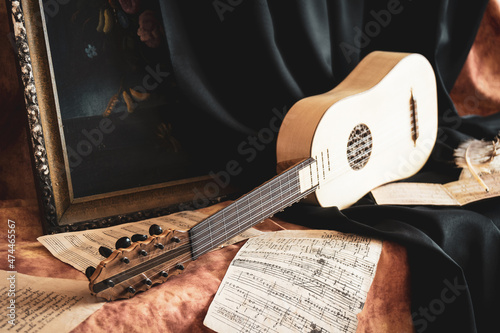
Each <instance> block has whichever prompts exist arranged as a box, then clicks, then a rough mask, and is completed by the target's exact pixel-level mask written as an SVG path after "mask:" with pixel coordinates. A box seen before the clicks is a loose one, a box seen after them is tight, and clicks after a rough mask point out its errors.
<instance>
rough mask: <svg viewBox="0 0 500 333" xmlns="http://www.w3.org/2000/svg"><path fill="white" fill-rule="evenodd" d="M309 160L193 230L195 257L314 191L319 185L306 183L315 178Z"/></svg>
mask: <svg viewBox="0 0 500 333" xmlns="http://www.w3.org/2000/svg"><path fill="white" fill-rule="evenodd" d="M313 163H315V160H314V159H313V158H308V159H306V160H304V161H302V162H300V163H298V164H296V165H294V166H293V167H291V168H289V169H288V170H286V171H284V172H283V173H281V174H279V175H277V176H275V177H274V178H272V179H271V180H269V181H267V182H266V183H264V184H262V185H261V186H259V187H257V188H255V189H254V190H252V191H251V192H249V193H247V194H245V195H243V196H242V197H240V198H239V199H237V200H236V201H234V202H233V203H231V204H230V205H229V206H227V207H225V208H224V209H222V210H220V211H218V212H217V213H215V214H213V215H211V216H209V217H208V218H206V219H205V220H203V221H201V222H200V223H198V224H197V225H196V226H194V227H193V228H191V229H190V230H189V238H190V240H191V251H192V258H193V259H196V258H198V257H199V256H201V255H203V254H205V253H207V252H209V251H210V250H212V249H214V248H215V247H217V246H220V245H222V244H224V243H225V242H226V241H228V240H229V239H231V238H233V237H234V236H236V235H238V234H240V233H241V232H243V231H245V230H247V229H249V228H251V227H253V226H254V225H256V224H258V223H259V222H261V221H263V220H264V219H266V218H268V217H271V216H272V215H274V214H275V213H277V212H279V211H281V210H283V209H284V208H286V207H288V206H290V205H292V204H293V203H295V202H297V201H299V200H300V199H302V198H304V197H306V196H307V195H308V194H310V193H312V192H314V191H315V190H316V187H317V183H316V185H315V182H311V181H304V178H305V177H306V178H307V177H309V175H312V172H311V171H310V170H311V165H312V164H313Z"/></svg>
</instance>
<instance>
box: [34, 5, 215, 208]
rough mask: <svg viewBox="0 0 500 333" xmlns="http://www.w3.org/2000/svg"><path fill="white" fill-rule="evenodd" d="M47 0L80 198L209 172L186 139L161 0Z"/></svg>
mask: <svg viewBox="0 0 500 333" xmlns="http://www.w3.org/2000/svg"><path fill="white" fill-rule="evenodd" d="M42 7H44V11H45V27H46V33H47V42H48V45H47V48H48V50H49V51H50V57H51V67H52V71H53V77H54V83H53V89H54V91H55V96H56V105H57V106H58V111H59V116H60V121H61V123H62V128H63V134H64V139H63V145H64V146H65V152H66V158H67V164H68V165H69V170H70V176H71V184H72V189H73V196H74V198H81V197H87V196H92V195H99V194H103V193H108V192H113V191H120V190H126V189H131V188H137V187H141V186H147V185H152V184H158V183H164V182H169V181H172V180H179V179H185V178H188V177H194V176H200V175H203V173H204V172H206V171H207V170H203V169H200V167H194V166H193V165H192V164H191V163H190V159H189V156H190V153H188V152H187V151H186V149H185V148H184V145H183V142H182V135H181V134H180V133H181V132H182V134H183V135H184V137H186V136H189V133H187V134H188V135H186V133H185V132H186V125H185V124H182V122H185V119H183V118H182V113H183V106H182V103H181V102H180V101H179V94H180V93H179V89H178V87H177V85H176V81H175V76H174V74H173V72H172V68H171V63H170V59H169V50H168V45H167V42H166V38H165V34H164V28H163V23H162V20H161V11H160V8H159V4H158V2H157V1H153V0H142V1H140V0H71V1H66V2H64V4H58V6H57V8H55V7H51V6H50V3H45V5H43V6H42ZM51 11H53V12H51Z"/></svg>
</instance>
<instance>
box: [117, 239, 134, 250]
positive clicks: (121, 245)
mask: <svg viewBox="0 0 500 333" xmlns="http://www.w3.org/2000/svg"><path fill="white" fill-rule="evenodd" d="M130 245H132V242H131V241H130V238H128V237H126V236H125V237H122V238H120V239H118V240H117V241H116V243H115V248H117V249H126V248H127V247H129V246H130Z"/></svg>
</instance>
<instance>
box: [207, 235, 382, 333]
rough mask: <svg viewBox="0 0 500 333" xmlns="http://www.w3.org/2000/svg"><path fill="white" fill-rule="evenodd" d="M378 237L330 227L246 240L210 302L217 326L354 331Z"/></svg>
mask: <svg viewBox="0 0 500 333" xmlns="http://www.w3.org/2000/svg"><path fill="white" fill-rule="evenodd" d="M381 251H382V242H381V241H378V240H375V239H371V238H367V237H361V236H357V235H352V234H344V233H340V232H336V231H322V230H310V231H295V230H294V231H291V230H290V231H278V232H272V233H268V234H266V235H263V236H260V237H256V238H253V239H250V240H249V241H247V243H246V244H245V245H244V246H243V247H242V248H241V249H240V251H239V252H238V254H237V255H236V257H235V258H234V260H233V261H232V262H231V265H230V266H229V269H228V271H227V273H226V275H225V276H224V279H223V281H222V283H221V285H220V287H219V289H218V291H217V293H216V295H215V298H214V300H213V302H212V303H211V305H210V308H209V310H208V313H207V316H206V318H205V321H204V324H205V325H206V326H207V327H209V328H211V329H213V330H215V331H217V332H355V331H356V327H357V316H356V315H357V314H358V313H359V312H361V310H362V309H363V306H364V303H365V300H366V296H367V294H368V290H369V289H370V286H371V283H372V281H373V278H374V276H375V271H376V269H377V263H378V260H379V257H380V253H381Z"/></svg>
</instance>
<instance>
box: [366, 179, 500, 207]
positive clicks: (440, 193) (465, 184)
mask: <svg viewBox="0 0 500 333" xmlns="http://www.w3.org/2000/svg"><path fill="white" fill-rule="evenodd" d="M481 178H482V179H483V181H484V182H485V183H486V184H487V185H488V187H489V191H485V189H484V188H483V187H482V186H481V185H480V184H479V183H478V182H477V181H476V180H475V179H474V178H465V177H462V178H461V179H459V180H457V181H454V182H450V183H447V184H428V183H404V182H403V183H391V184H387V185H383V186H380V187H378V188H376V189H374V190H372V194H373V197H374V198H375V201H376V202H377V203H378V204H379V205H440V206H463V205H466V204H468V203H471V202H475V201H479V200H484V199H488V198H493V197H498V196H500V174H499V173H496V174H489V175H482V176H481Z"/></svg>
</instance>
